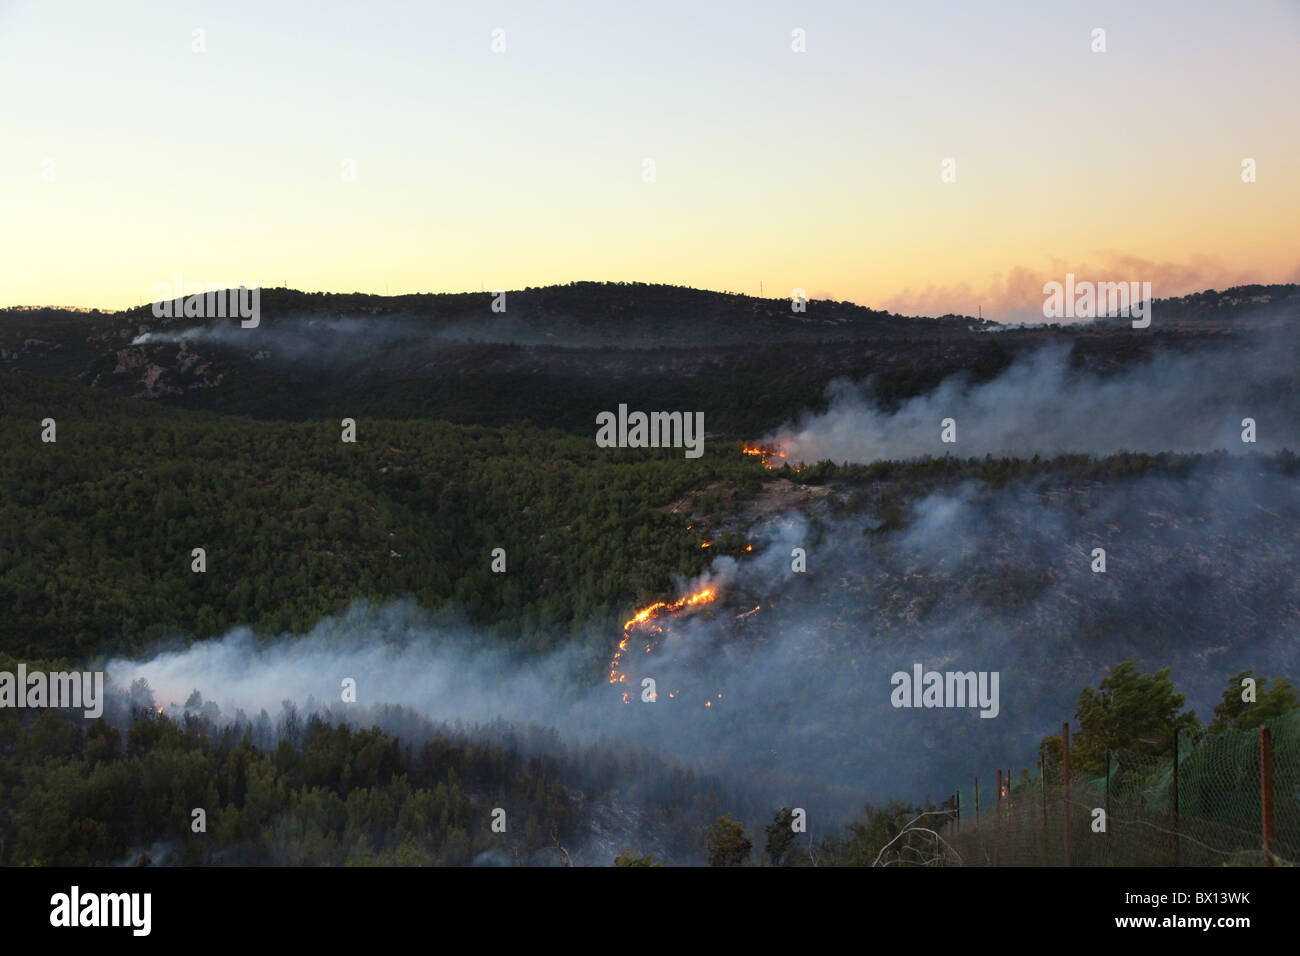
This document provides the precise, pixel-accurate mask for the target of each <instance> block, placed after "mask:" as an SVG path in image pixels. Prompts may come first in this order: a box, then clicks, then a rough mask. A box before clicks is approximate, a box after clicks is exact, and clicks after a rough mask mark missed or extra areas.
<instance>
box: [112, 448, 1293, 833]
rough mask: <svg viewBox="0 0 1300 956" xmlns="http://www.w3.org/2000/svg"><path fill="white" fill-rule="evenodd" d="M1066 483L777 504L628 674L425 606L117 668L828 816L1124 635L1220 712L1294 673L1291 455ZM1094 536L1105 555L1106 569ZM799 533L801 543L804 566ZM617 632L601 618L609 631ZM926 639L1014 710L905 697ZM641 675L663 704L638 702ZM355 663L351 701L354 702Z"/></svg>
mask: <svg viewBox="0 0 1300 956" xmlns="http://www.w3.org/2000/svg"><path fill="white" fill-rule="evenodd" d="M1068 486H1069V482H1066V481H1065V479H1059V480H1057V481H1056V482H1055V483H1051V482H1047V481H1043V482H1038V483H1032V484H1030V483H1026V484H1016V485H1012V486H1010V487H1008V488H1004V489H993V488H989V487H986V486H982V485H977V484H968V485H964V486H961V487H957V488H947V489H943V490H940V491H936V492H934V493H932V494H929V495H926V496H924V497H921V498H919V499H917V500H915V501H913V502H912V503H911V504H910V505H908V506H907V508H906V509H905V518H906V526H905V527H904V528H903V529H901V530H897V531H893V532H885V531H883V530H882V529H881V528H880V525H879V522H878V521H877V520H875V518H873V517H871V515H870V509H868V513H867V514H863V515H860V516H857V517H845V518H839V519H835V518H833V517H832V516H831V515H830V514H829V513H826V514H820V515H814V516H813V517H812V518H811V519H810V518H806V517H804V516H802V515H798V514H788V515H782V516H776V517H774V518H772V519H771V520H769V521H767V522H766V523H765V524H763V525H761V526H760V527H758V528H756V529H753V530H752V531H751V540H753V541H754V543H755V551H754V552H753V554H752V556H746V557H744V558H742V559H740V560H737V559H734V558H730V557H722V558H719V559H717V560H716V561H715V563H714V565H713V568H712V570H711V573H710V574H709V575H708V576H706V577H705V578H704V579H702V580H700V581H695V582H682V586H681V588H680V591H681V593H687V592H689V591H691V590H695V589H698V588H699V587H716V588H717V589H718V590H719V592H720V594H721V597H720V599H719V600H718V601H717V602H714V603H713V604H709V605H707V606H703V607H701V608H699V609H698V610H694V611H691V612H684V613H683V614H681V615H679V616H677V617H676V618H674V619H672V620H671V621H670V622H669V627H668V630H667V632H666V633H665V634H664V635H662V639H661V642H660V643H658V644H657V646H654V647H653V648H652V651H651V652H650V653H646V652H645V651H644V649H643V647H638V646H637V645H636V644H635V642H633V643H631V644H630V646H629V652H628V664H627V673H628V682H627V683H626V684H620V685H614V686H611V685H610V684H608V683H606V682H605V679H606V678H605V674H606V672H604V671H602V670H600V669H599V665H600V664H601V663H602V662H601V661H596V660H593V659H592V658H591V655H590V653H589V652H583V651H581V650H580V649H579V645H578V644H576V643H575V644H570V645H566V647H565V648H564V649H562V650H558V651H555V652H553V653H550V654H546V655H540V656H527V657H524V656H519V655H516V654H513V653H511V652H510V651H509V650H508V649H506V648H505V647H503V646H501V645H499V644H493V643H491V642H489V641H488V640H487V639H486V638H484V637H482V636H481V635H476V634H474V632H473V631H472V630H471V629H469V628H467V627H464V626H454V625H452V626H449V625H446V624H439V623H435V622H432V621H430V620H429V619H428V617H427V616H425V615H424V614H422V612H420V611H419V609H418V608H415V607H414V606H412V605H409V604H393V605H388V606H385V607H371V606H368V605H364V604H359V605H357V606H355V607H354V608H353V609H352V610H351V611H349V612H348V613H346V614H344V615H342V616H340V617H338V618H333V619H329V620H326V621H323V622H322V623H321V624H319V625H318V626H317V627H316V628H314V629H313V630H312V632H311V633H309V634H306V635H299V636H284V637H281V638H279V639H278V640H275V641H272V642H261V641H259V640H257V639H256V638H255V637H254V636H253V635H252V634H250V633H249V632H247V631H245V630H236V631H234V632H232V633H230V634H228V635H227V636H225V637H224V638H221V639H219V640H214V641H208V642H204V643H200V644H195V645H193V646H192V647H189V648H187V649H183V650H172V651H167V652H163V653H160V654H157V655H156V656H153V657H152V658H150V659H147V660H142V661H125V660H116V661H112V662H110V663H109V664H108V666H107V670H108V672H109V675H110V679H111V681H112V682H113V684H115V685H116V686H117V687H119V688H125V687H128V686H129V685H130V684H131V682H132V681H134V680H135V679H137V678H144V679H145V680H147V681H148V682H149V684H150V686H151V687H152V689H153V691H154V695H155V697H156V699H157V701H158V703H159V704H160V705H163V706H166V707H168V708H170V707H171V706H172V704H173V703H175V704H183V703H184V702H185V701H186V700H187V699H188V698H189V696H190V694H191V692H192V691H193V690H196V689H197V690H199V691H200V692H201V694H202V696H203V698H204V699H205V700H206V701H211V702H215V703H216V704H217V705H218V706H219V707H220V709H221V712H222V714H223V715H225V716H226V717H229V716H231V715H233V714H234V712H235V710H236V709H239V710H242V711H243V712H244V714H245V715H256V714H258V713H259V712H260V711H262V710H266V711H268V712H269V713H270V714H272V715H274V714H276V713H277V712H279V711H280V709H281V706H282V703H283V702H284V701H286V700H290V701H293V702H294V703H295V704H296V705H297V707H299V708H302V709H306V710H320V711H324V712H328V713H329V714H331V715H332V716H334V717H336V718H341V719H347V720H350V721H354V722H358V723H369V722H373V721H378V722H380V723H383V722H384V717H383V715H382V711H381V710H379V709H378V708H379V705H386V704H399V705H403V706H404V707H406V708H410V709H411V710H412V711H414V712H415V713H418V714H420V715H424V716H425V717H427V718H429V719H431V720H435V721H449V722H451V721H461V722H464V723H466V724H482V723H486V722H489V721H492V720H493V719H495V718H504V719H506V720H509V721H512V722H517V723H519V724H523V725H536V726H541V727H547V728H552V729H553V730H554V731H555V732H556V734H557V735H558V738H557V739H559V740H563V741H565V742H566V744H575V743H577V744H581V743H595V742H604V743H605V744H607V745H611V746H614V747H616V748H626V749H632V748H649V749H651V750H653V751H655V752H658V753H659V754H662V755H663V756H664V757H665V758H666V759H668V760H669V761H670V762H672V763H674V764H676V765H679V766H684V767H692V768H696V769H698V770H699V771H701V772H706V773H709V774H713V775H718V776H720V777H722V778H723V779H726V780H728V781H731V782H732V784H734V786H735V788H736V792H739V793H743V794H745V795H746V798H747V800H748V801H749V802H750V805H752V806H755V807H767V808H773V809H774V808H775V807H779V806H783V805H785V806H802V807H805V808H808V809H809V810H810V813H811V812H812V811H814V810H815V811H816V814H815V817H814V819H815V820H816V822H817V827H816V831H817V833H819V834H822V835H824V834H825V833H827V832H830V831H831V830H833V829H834V828H835V827H836V826H837V825H838V823H839V822H841V821H842V820H843V819H844V818H845V817H846V816H848V815H849V814H851V813H853V812H854V811H855V810H857V809H859V808H860V806H861V803H862V801H863V800H866V799H873V800H881V799H886V798H892V797H898V798H903V799H909V800H917V799H920V798H921V797H923V796H924V794H926V793H931V794H933V795H934V796H935V797H942V796H946V795H947V794H948V793H949V792H951V791H952V789H953V788H954V787H957V786H962V785H963V784H964V783H965V782H966V781H968V780H969V779H970V777H971V776H972V774H976V773H980V774H987V773H988V772H989V771H990V770H991V769H992V768H993V767H998V766H1008V765H1010V766H1012V767H1013V768H1014V769H1016V770H1017V771H1018V770H1019V769H1020V768H1021V767H1023V766H1031V765H1033V764H1034V762H1035V761H1036V752H1037V751H1036V748H1037V743H1038V741H1039V739H1041V738H1042V737H1044V736H1046V735H1048V734H1051V733H1053V732H1054V731H1055V730H1057V729H1059V727H1060V723H1061V721H1062V720H1073V708H1074V704H1075V701H1076V699H1077V696H1078V692H1079V690H1081V689H1082V687H1083V686H1084V685H1085V684H1093V685H1095V684H1096V683H1097V682H1098V681H1099V680H1100V679H1101V678H1103V677H1104V676H1105V675H1106V674H1107V673H1108V672H1109V671H1110V669H1111V668H1112V667H1113V666H1114V665H1115V664H1116V663H1118V662H1119V661H1120V660H1122V659H1124V658H1125V657H1128V656H1130V655H1133V656H1136V657H1137V658H1138V660H1139V664H1140V666H1142V667H1143V668H1144V669H1146V670H1154V669H1157V668H1159V667H1164V666H1171V667H1172V668H1173V679H1174V681H1175V683H1176V685H1177V686H1178V687H1179V688H1180V689H1181V690H1184V691H1186V692H1188V693H1189V705H1191V706H1194V707H1196V708H1197V709H1198V711H1199V712H1200V713H1201V714H1202V716H1203V717H1208V716H1209V713H1210V708H1211V707H1212V706H1213V704H1214V703H1215V702H1217V699H1218V695H1219V693H1221V691H1222V689H1223V687H1224V686H1225V685H1226V681H1227V678H1228V677H1229V676H1231V675H1232V674H1234V673H1236V672H1237V671H1239V670H1243V669H1246V668H1254V669H1255V670H1256V672H1257V674H1261V675H1267V676H1277V675H1283V676H1291V677H1294V676H1296V674H1297V672H1298V671H1300V667H1298V664H1300V662H1298V660H1297V652H1296V649H1295V645H1294V641H1293V640H1292V639H1291V637H1290V635H1291V634H1292V633H1294V628H1295V627H1296V625H1297V624H1298V623H1300V620H1297V619H1298V618H1300V584H1298V583H1297V582H1296V580H1295V578H1294V574H1293V569H1294V568H1295V567H1296V565H1297V561H1298V560H1300V541H1297V537H1296V534H1295V530H1294V529H1296V528H1297V527H1300V523H1297V521H1298V519H1300V488H1298V487H1297V483H1296V481H1295V478H1294V476H1293V475H1287V474H1286V473H1285V472H1284V471H1283V470H1281V469H1280V468H1278V467H1275V466H1273V465H1264V464H1260V465H1251V464H1250V463H1242V462H1227V463H1224V462H1220V463H1217V464H1216V463H1210V464H1206V465H1203V466H1202V467H1201V468H1199V469H1196V470H1194V471H1193V472H1192V474H1190V475H1188V476H1185V477H1179V478H1174V477H1155V476H1148V477H1143V478H1135V479H1126V480H1123V481H1117V482H1112V483H1108V484H1105V485H1097V486H1095V487H1087V488H1073V489H1069V488H1068ZM1096 547H1104V548H1105V549H1106V550H1107V553H1108V569H1107V571H1106V573H1104V574H1096V573H1093V571H1092V570H1091V568H1090V564H1091V554H1092V551H1093V549H1094V548H1096ZM794 548H804V549H805V550H806V552H807V571H806V572H804V573H798V572H795V571H793V570H792V567H791V561H792V557H791V552H792V550H793V549H794ZM756 606H757V607H759V608H760V609H759V610H758V611H756V612H753V613H750V612H751V611H752V610H753V608H754V607H756ZM620 636H621V635H620V634H617V633H616V634H610V635H605V636H604V637H605V641H604V646H605V647H606V648H607V649H608V651H609V652H610V653H612V651H613V649H614V645H615V643H616V641H617V640H618V638H619V637H620ZM595 637H596V639H595V640H593V641H591V642H587V644H586V646H592V645H593V644H594V645H596V646H600V644H601V642H600V640H599V638H600V636H599V635H596V636H595ZM656 640H659V638H656ZM916 663H920V664H922V665H924V667H925V668H926V669H927V670H930V669H933V670H939V671H949V670H952V671H970V670H974V671H985V672H992V671H996V672H998V673H999V675H1000V684H999V686H1000V701H999V710H998V715H997V716H996V717H995V718H992V719H985V718H980V717H979V716H978V713H977V710H976V709H974V708H965V709H924V708H922V709H899V708H895V707H894V706H893V705H892V702H891V692H892V690H893V687H892V684H891V681H890V678H891V675H893V674H894V673H895V672H899V671H903V672H909V671H910V670H911V669H912V666H913V664H916ZM646 676H648V677H653V678H654V679H655V681H656V683H657V690H658V700H657V701H656V702H654V703H653V704H651V703H643V702H641V700H640V691H641V684H640V680H641V678H642V677H646ZM349 677H350V678H353V679H355V680H356V681H357V695H358V703H357V704H355V705H352V704H343V703H342V702H341V701H340V683H341V681H342V680H343V679H344V678H349ZM624 691H627V692H629V696H630V703H623V701H622V693H623V692H624ZM670 693H671V694H673V695H674V696H673V697H671V698H670V697H669V696H668V695H669V694H670ZM718 695H721V696H718ZM706 702H707V703H708V704H709V706H705V705H706ZM399 729H400V730H401V731H402V732H403V734H404V739H411V736H410V734H411V728H410V727H409V726H403V727H401V728H399ZM766 812H767V813H768V815H769V816H770V813H771V809H768V810H767V811H766Z"/></svg>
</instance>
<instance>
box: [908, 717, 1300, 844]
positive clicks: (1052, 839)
mask: <svg viewBox="0 0 1300 956" xmlns="http://www.w3.org/2000/svg"><path fill="white" fill-rule="evenodd" d="M1105 765H1106V770H1105V772H1104V773H1101V774H1098V773H1095V772H1094V773H1087V772H1083V771H1082V770H1080V769H1079V768H1074V769H1072V770H1071V771H1070V772H1069V781H1068V784H1067V781H1066V764H1065V761H1064V760H1061V761H1059V762H1058V761H1056V760H1052V761H1050V762H1049V761H1047V760H1044V761H1043V762H1041V763H1040V766H1039V767H1038V768H1035V769H1033V770H1025V771H1023V772H1022V773H1021V775H1020V776H1019V777H1018V778H1017V779H1015V780H1014V781H1012V780H1011V779H1010V773H1009V772H1002V771H999V772H998V773H997V774H995V775H994V776H993V777H992V778H991V779H990V780H988V781H987V782H986V781H983V780H981V781H980V782H979V790H980V795H979V800H978V810H977V809H976V807H977V804H976V800H975V787H974V786H971V787H967V788H963V790H962V791H961V792H960V793H957V794H954V796H953V797H952V798H950V801H949V805H948V808H949V809H950V810H951V812H950V814H949V818H948V819H947V821H946V822H945V824H944V825H943V827H942V828H941V829H940V830H939V833H940V835H941V836H942V839H943V840H944V841H945V842H946V844H947V845H948V847H949V848H950V849H951V851H952V854H955V856H951V857H950V862H957V860H960V863H961V864H962V865H965V866H1065V865H1069V866H1222V865H1228V866H1260V865H1277V866H1290V865H1295V864H1296V863H1297V862H1298V861H1300V711H1294V712H1292V713H1290V714H1287V715H1286V716H1284V717H1280V718H1277V719H1275V720H1272V721H1270V723H1269V726H1268V727H1267V728H1261V729H1256V730H1249V731H1246V730H1228V731H1225V732H1222V733H1215V734H1205V735H1203V736H1199V737H1195V738H1190V739H1181V740H1180V741H1179V745H1178V756H1177V758H1175V757H1173V756H1163V757H1153V756H1150V755H1147V754H1141V753H1136V752H1132V751H1115V752H1112V753H1110V754H1108V755H1107V757H1106V760H1105ZM932 825H933V824H932Z"/></svg>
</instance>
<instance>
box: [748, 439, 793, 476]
mask: <svg viewBox="0 0 1300 956" xmlns="http://www.w3.org/2000/svg"><path fill="white" fill-rule="evenodd" d="M741 451H742V452H744V454H746V455H757V456H758V457H759V459H760V460H761V461H762V463H763V467H764V468H775V467H776V466H777V464H780V465H782V466H784V467H786V468H793V469H794V470H795V471H802V470H803V467H804V466H803V465H791V464H789V463H788V462H787V461H786V460H785V449H784V448H764V447H763V446H762V445H745V446H744V448H742V449H741ZM775 459H780V461H779V462H778V461H775Z"/></svg>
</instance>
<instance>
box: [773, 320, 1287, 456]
mask: <svg viewBox="0 0 1300 956" xmlns="http://www.w3.org/2000/svg"><path fill="white" fill-rule="evenodd" d="M1296 357H1297V350H1296V348H1295V342H1294V341H1286V342H1271V343H1269V344H1268V345H1267V346H1260V347H1256V348H1251V349H1242V350H1238V351H1215V352H1212V353H1211V352H1201V353H1191V354H1171V353H1160V354H1159V355H1157V357H1155V358H1154V359H1152V360H1151V361H1149V362H1144V363H1141V364H1138V365H1133V366H1130V367H1129V368H1127V369H1125V370H1123V371H1119V372H1114V373H1111V374H1106V375H1102V374H1097V373H1095V372H1088V371H1085V370H1081V369H1076V368H1073V367H1071V363H1070V353H1069V349H1068V348H1067V347H1064V346H1056V347H1047V348H1043V349H1040V350H1037V351H1035V352H1033V353H1031V354H1028V355H1025V356H1022V357H1020V358H1018V359H1017V360H1016V361H1015V362H1014V363H1013V364H1012V365H1011V366H1010V367H1009V368H1007V369H1006V370H1005V371H1003V372H1002V373H1001V374H1000V375H998V376H997V377H996V378H994V379H992V380H991V381H987V382H983V383H973V382H972V381H971V380H970V379H969V378H968V377H967V376H965V375H957V376H953V377H951V378H948V379H946V380H945V381H944V382H943V383H942V384H941V385H940V386H939V387H938V388H936V389H934V390H933V391H931V392H929V393H926V394H923V395H919V396H916V397H914V398H912V399H909V400H906V401H904V402H903V403H902V404H901V405H900V406H899V407H897V408H894V409H886V408H883V407H881V406H880V405H879V404H878V403H876V402H875V401H873V398H872V396H871V394H870V390H869V387H868V388H859V387H858V386H855V385H853V384H852V383H850V382H847V381H844V380H838V381H836V382H834V383H832V384H831V386H830V387H829V388H828V393H827V403H828V408H827V410H826V411H825V412H821V413H810V414H807V415H805V416H804V417H803V418H802V419H801V420H799V421H798V422H797V423H795V424H793V425H791V426H788V427H786V428H784V429H781V430H779V431H778V432H777V433H776V434H775V435H772V436H769V438H768V439H767V442H768V443H776V444H779V445H780V446H781V447H782V448H784V449H785V451H786V453H787V455H788V457H789V460H791V461H805V462H816V461H822V460H826V459H829V460H831V461H834V462H836V463H842V462H859V463H866V462H872V461H878V460H886V459H910V458H917V457H923V456H928V455H929V456H939V457H942V456H943V455H945V454H952V455H956V456H958V457H963V458H966V457H974V456H983V455H995V456H1001V455H1013V456H1021V457H1031V456H1033V455H1035V454H1037V455H1044V456H1050V455H1056V454H1062V453H1071V452H1078V453H1088V454H1110V453H1114V452H1119V451H1146V452H1159V451H1175V452H1203V451H1213V450H1217V449H1235V450H1238V451H1241V450H1243V449H1252V450H1253V449H1258V450H1261V451H1274V450H1277V449H1279V448H1283V447H1290V448H1295V447H1297V445H1298V444H1300V441H1298V439H1300V427H1298V426H1300V418H1297V415H1298V414H1300V397H1298V396H1300V389H1298V388H1297V383H1296V379H1295V375H1296V368H1297V365H1296V361H1295V360H1296ZM1245 418H1251V419H1254V421H1255V422H1256V427H1257V439H1258V440H1257V443H1256V444H1254V445H1245V444H1243V442H1242V437H1241V436H1242V420H1243V419H1245ZM945 419H953V421H954V422H955V427H956V442H955V443H951V442H944V441H943V440H942V437H943V436H942V433H941V427H942V423H943V422H944V420H945Z"/></svg>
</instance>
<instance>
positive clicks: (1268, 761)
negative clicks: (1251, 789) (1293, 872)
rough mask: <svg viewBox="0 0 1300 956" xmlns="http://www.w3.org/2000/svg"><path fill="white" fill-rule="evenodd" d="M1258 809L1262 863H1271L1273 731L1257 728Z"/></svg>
mask: <svg viewBox="0 0 1300 956" xmlns="http://www.w3.org/2000/svg"><path fill="white" fill-rule="evenodd" d="M1259 809H1260V827H1261V829H1262V830H1263V836H1264V865H1265V866H1272V865H1273V837H1274V832H1273V732H1272V731H1271V730H1269V729H1268V728H1267V727H1261V728H1259Z"/></svg>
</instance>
